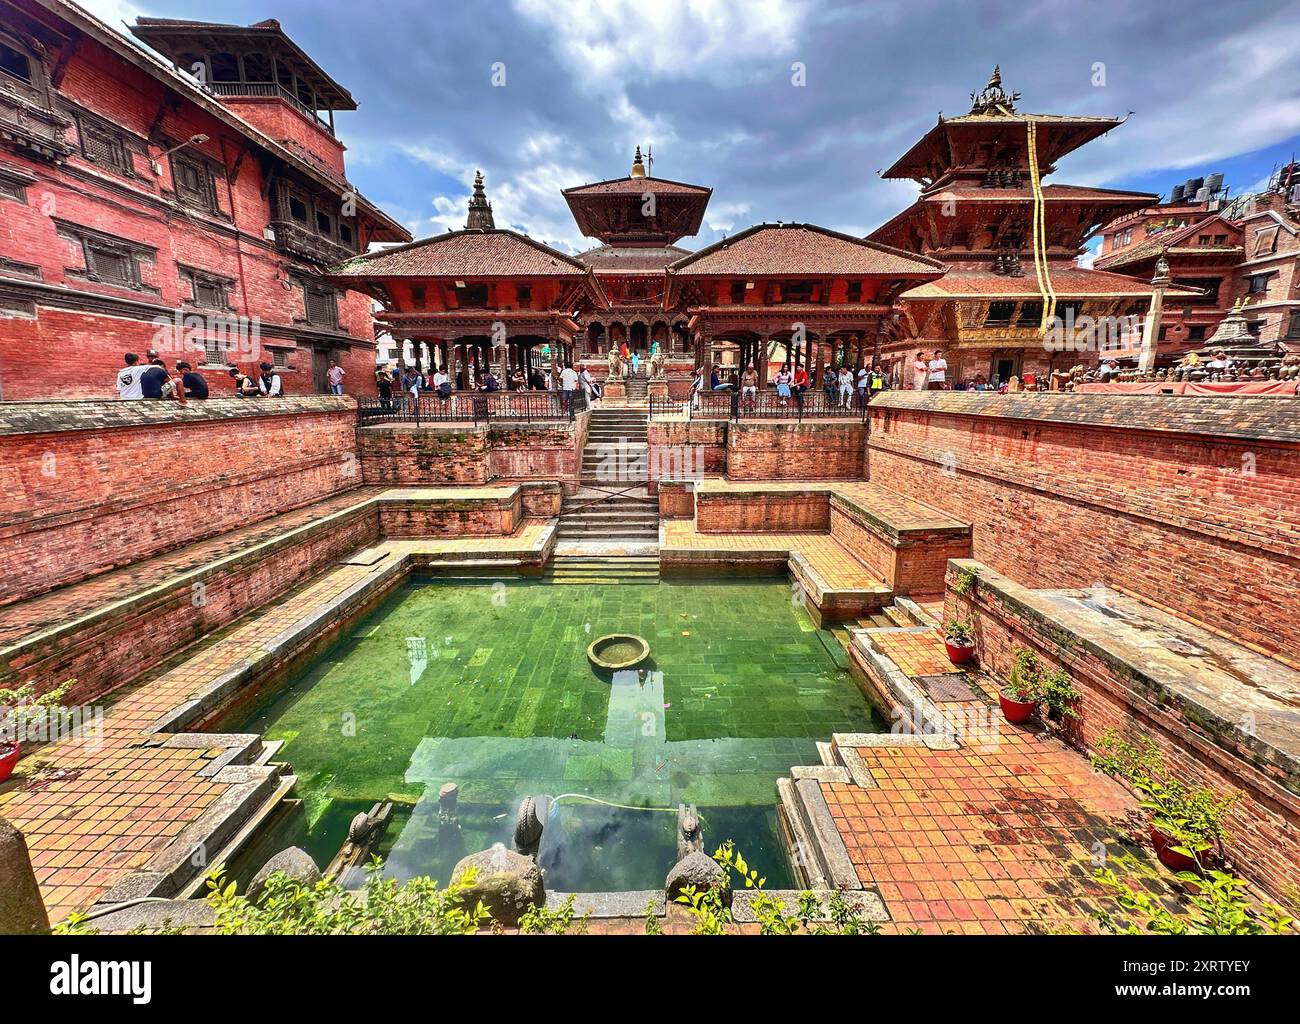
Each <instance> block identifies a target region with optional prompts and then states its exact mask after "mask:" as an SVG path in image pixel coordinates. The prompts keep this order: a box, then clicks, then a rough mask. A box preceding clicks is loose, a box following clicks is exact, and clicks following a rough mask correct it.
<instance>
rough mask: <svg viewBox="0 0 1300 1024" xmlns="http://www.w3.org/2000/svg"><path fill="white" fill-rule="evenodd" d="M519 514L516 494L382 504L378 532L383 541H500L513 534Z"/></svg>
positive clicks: (520, 499)
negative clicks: (500, 537)
mask: <svg viewBox="0 0 1300 1024" xmlns="http://www.w3.org/2000/svg"><path fill="white" fill-rule="evenodd" d="M522 511H523V496H522V495H521V494H520V493H519V492H518V491H516V492H515V494H514V496H513V497H511V498H502V499H493V500H488V501H473V500H463V501H462V500H451V501H440V502H438V503H436V504H431V503H429V502H427V501H421V500H418V499H414V500H411V501H400V502H399V501H385V502H384V503H383V504H382V505H381V506H380V509H379V528H380V531H381V532H382V533H383V535H384V536H385V537H447V536H457V537H461V536H463V537H499V536H503V535H507V534H511V533H514V532H515V528H516V527H517V526H518V525H519V522H520V521H521V519H522V514H521V513H522Z"/></svg>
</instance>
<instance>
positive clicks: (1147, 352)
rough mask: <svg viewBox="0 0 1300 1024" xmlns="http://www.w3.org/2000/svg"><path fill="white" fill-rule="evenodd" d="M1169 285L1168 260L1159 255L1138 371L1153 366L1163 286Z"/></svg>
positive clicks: (1162, 300) (1163, 297)
mask: <svg viewBox="0 0 1300 1024" xmlns="http://www.w3.org/2000/svg"><path fill="white" fill-rule="evenodd" d="M1168 285H1169V261H1168V260H1166V259H1165V258H1164V256H1161V257H1160V258H1159V259H1158V260H1156V273H1155V277H1153V278H1152V279H1151V308H1150V309H1149V310H1148V312H1147V316H1146V322H1145V323H1143V325H1142V353H1141V355H1139V356H1138V372H1139V373H1147V372H1148V371H1150V370H1152V369H1154V368H1155V365H1156V352H1157V350H1158V349H1159V347H1160V319H1161V316H1162V314H1163V313H1164V307H1165V288H1167V287H1168Z"/></svg>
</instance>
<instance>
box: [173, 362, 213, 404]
mask: <svg viewBox="0 0 1300 1024" xmlns="http://www.w3.org/2000/svg"><path fill="white" fill-rule="evenodd" d="M176 372H177V373H179V374H180V375H181V392H180V393H181V395H182V396H183V397H185V398H197V399H200V400H202V399H205V398H207V397H208V382H207V381H206V380H204V379H203V374H201V373H199V372H198V371H197V370H195V369H194V367H192V366H191V365H190V364H189V363H187V362H184V361H182V362H179V363H177V364H176Z"/></svg>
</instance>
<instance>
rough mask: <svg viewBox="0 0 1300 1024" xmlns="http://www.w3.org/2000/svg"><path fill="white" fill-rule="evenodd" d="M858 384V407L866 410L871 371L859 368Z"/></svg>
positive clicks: (862, 367) (863, 367)
mask: <svg viewBox="0 0 1300 1024" xmlns="http://www.w3.org/2000/svg"><path fill="white" fill-rule="evenodd" d="M857 378H858V380H857V384H858V407H859V408H861V409H865V408H866V406H867V385H868V384H869V383H870V380H871V371H870V370H868V369H867V368H866V367H865V366H860V367H858V374H857Z"/></svg>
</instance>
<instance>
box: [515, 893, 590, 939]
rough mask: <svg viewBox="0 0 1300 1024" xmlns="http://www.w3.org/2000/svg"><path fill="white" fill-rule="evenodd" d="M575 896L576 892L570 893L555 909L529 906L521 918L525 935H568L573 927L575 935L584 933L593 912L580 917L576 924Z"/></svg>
mask: <svg viewBox="0 0 1300 1024" xmlns="http://www.w3.org/2000/svg"><path fill="white" fill-rule="evenodd" d="M574 898H575V897H574V894H573V893H569V898H568V899H566V900H565V901H564V902H563V903H562V904H560V906H559V907H557V908H556V909H555V910H547V909H546V908H545V907H539V906H537V905H536V904H533V905H531V906H529V908H528V909H527V910H526V911H524V916H523V917H521V918H520V919H519V931H520V932H522V933H523V934H524V935H567V934H569V930H570V929H573V934H574V935H582V934H584V933H585V932H586V931H587V925H588V923H589V922H590V921H591V912H590V911H588V912H587V913H586V914H583V915H582V917H580V918H578V921H577V925H576V926H575V925H574V920H573V919H574V917H575V916H576V915H577V911H576V910H574V908H573V901H574Z"/></svg>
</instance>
